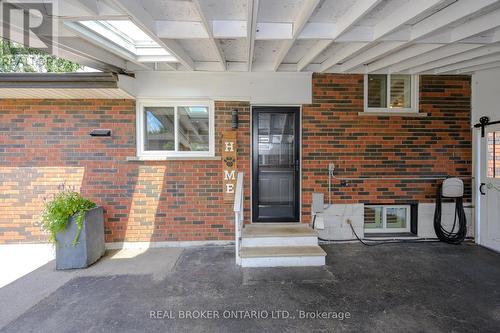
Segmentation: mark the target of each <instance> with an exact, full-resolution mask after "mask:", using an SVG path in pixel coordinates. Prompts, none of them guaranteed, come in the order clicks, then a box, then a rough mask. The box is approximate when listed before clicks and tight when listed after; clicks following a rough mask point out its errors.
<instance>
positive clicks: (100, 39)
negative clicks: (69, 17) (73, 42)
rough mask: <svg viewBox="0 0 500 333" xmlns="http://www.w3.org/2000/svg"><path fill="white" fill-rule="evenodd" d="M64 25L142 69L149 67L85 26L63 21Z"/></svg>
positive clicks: (86, 39) (84, 38)
mask: <svg viewBox="0 0 500 333" xmlns="http://www.w3.org/2000/svg"><path fill="white" fill-rule="evenodd" d="M64 26H65V27H68V28H69V29H71V30H72V31H73V32H74V33H75V34H76V35H78V36H79V37H80V38H81V39H83V40H85V41H86V42H88V43H91V44H93V45H95V46H97V47H99V48H101V49H103V50H106V51H108V52H111V53H113V54H114V55H116V56H118V57H121V58H123V59H125V60H126V61H130V62H132V63H135V64H136V65H137V66H139V67H142V69H149V67H148V66H146V65H145V64H143V63H141V62H139V61H138V59H137V57H136V56H135V55H134V54H132V53H130V52H127V51H125V50H124V49H122V48H120V47H118V46H117V45H116V44H114V43H112V42H110V41H109V40H107V39H106V38H104V37H102V36H101V35H99V34H97V33H95V32H93V31H90V30H88V29H86V28H85V27H83V26H81V25H79V24H77V23H74V22H65V23H64Z"/></svg>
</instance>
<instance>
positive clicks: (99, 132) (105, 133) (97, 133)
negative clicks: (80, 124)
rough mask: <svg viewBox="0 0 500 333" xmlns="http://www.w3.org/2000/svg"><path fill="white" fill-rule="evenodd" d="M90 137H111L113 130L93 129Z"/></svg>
mask: <svg viewBox="0 0 500 333" xmlns="http://www.w3.org/2000/svg"><path fill="white" fill-rule="evenodd" d="M89 134H90V136H111V130H110V129H101V128H99V129H93V130H92V131H90V133H89Z"/></svg>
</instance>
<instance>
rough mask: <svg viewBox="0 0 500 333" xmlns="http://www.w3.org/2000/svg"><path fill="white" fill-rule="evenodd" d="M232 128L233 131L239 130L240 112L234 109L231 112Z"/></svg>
mask: <svg viewBox="0 0 500 333" xmlns="http://www.w3.org/2000/svg"><path fill="white" fill-rule="evenodd" d="M231 127H232V128H233V129H237V128H238V110H237V109H233V111H231Z"/></svg>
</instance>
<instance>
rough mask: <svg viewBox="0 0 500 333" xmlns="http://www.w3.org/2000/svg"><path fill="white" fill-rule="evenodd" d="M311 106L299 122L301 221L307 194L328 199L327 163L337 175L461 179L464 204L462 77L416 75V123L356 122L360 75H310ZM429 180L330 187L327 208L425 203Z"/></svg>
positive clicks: (466, 129)
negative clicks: (334, 205)
mask: <svg viewBox="0 0 500 333" xmlns="http://www.w3.org/2000/svg"><path fill="white" fill-rule="evenodd" d="M312 84H313V104H311V105H305V106H304V107H303V116H302V126H303V128H302V140H303V141H302V156H303V161H302V168H303V169H302V175H303V177H302V214H303V215H302V216H303V221H304V222H308V221H309V220H310V208H311V194H312V192H323V193H325V198H326V197H327V193H328V172H327V168H328V163H329V162H333V163H335V166H336V175H337V176H338V177H346V178H349V177H388V178H390V177H440V176H445V175H453V176H459V177H463V178H464V179H465V180H466V192H467V193H466V199H467V200H470V176H471V164H472V162H471V161H472V155H471V154H472V152H471V151H472V144H471V131H470V113H471V107H470V98H471V87H470V84H471V80H470V77H469V76H421V77H420V112H423V113H427V114H428V116H427V117H424V118H417V117H413V118H408V117H401V116H360V115H358V112H362V111H363V76H362V75H337V74H314V75H313V82H312ZM436 184H437V181H435V180H404V181H402V180H356V181H351V182H349V184H348V186H347V187H341V186H340V185H341V184H340V181H336V180H334V181H333V192H332V198H333V201H334V202H335V203H358V202H362V203H409V202H433V201H434V200H435V192H436V190H435V186H436Z"/></svg>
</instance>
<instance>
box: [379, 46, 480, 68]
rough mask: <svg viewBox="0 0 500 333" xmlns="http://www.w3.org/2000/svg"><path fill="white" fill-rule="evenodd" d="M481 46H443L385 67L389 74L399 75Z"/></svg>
mask: <svg viewBox="0 0 500 333" xmlns="http://www.w3.org/2000/svg"><path fill="white" fill-rule="evenodd" d="M481 46H482V45H476V44H452V45H445V46H442V47H440V48H437V49H436V50H433V51H430V52H427V53H424V54H422V55H419V56H415V57H412V58H409V59H406V60H403V61H401V62H399V63H396V64H393V65H390V66H389V67H387V70H388V72H390V73H400V72H403V71H405V70H407V69H410V68H412V67H417V66H420V65H423V64H426V63H429V62H432V61H436V60H438V59H442V58H447V57H450V56H453V55H455V54H460V53H463V52H467V51H470V50H473V49H476V48H479V47H481Z"/></svg>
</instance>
